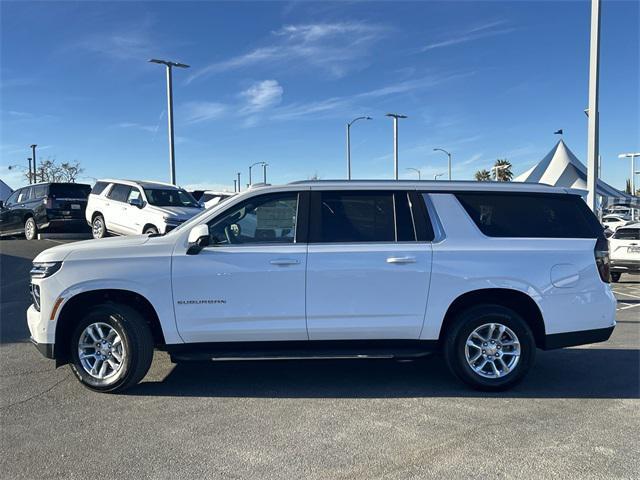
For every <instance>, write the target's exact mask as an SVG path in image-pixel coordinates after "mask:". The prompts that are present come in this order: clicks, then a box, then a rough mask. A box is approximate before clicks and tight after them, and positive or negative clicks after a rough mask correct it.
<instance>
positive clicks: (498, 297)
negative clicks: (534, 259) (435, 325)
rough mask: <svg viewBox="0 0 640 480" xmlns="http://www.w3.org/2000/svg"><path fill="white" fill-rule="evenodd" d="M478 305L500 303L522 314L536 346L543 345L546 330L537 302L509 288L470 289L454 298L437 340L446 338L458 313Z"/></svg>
mask: <svg viewBox="0 0 640 480" xmlns="http://www.w3.org/2000/svg"><path fill="white" fill-rule="evenodd" d="M479 305H500V306H503V307H506V308H510V309H511V310H513V311H515V312H516V313H518V314H519V315H521V316H522V318H523V319H524V320H525V322H527V324H528V325H529V327H530V328H531V331H532V332H533V337H534V339H535V341H536V346H538V347H543V346H544V345H545V335H546V331H545V326H544V319H543V317H542V312H541V311H540V308H539V307H538V304H537V303H536V302H535V300H534V299H533V298H531V297H530V296H529V295H527V294H526V293H524V292H521V291H519V290H513V289H509V288H484V289H479V290H472V291H469V292H466V293H463V294H462V295H460V296H459V297H458V298H456V299H455V300H454V301H453V302H452V303H451V305H449V308H448V309H447V313H446V314H445V316H444V320H443V322H442V325H441V327H440V334H439V337H438V339H439V341H440V342H442V341H443V340H444V338H446V334H447V331H448V329H449V328H450V327H451V325H452V324H453V322H454V320H455V319H456V317H457V316H458V314H460V313H462V312H463V311H465V310H467V309H469V308H471V307H475V306H479Z"/></svg>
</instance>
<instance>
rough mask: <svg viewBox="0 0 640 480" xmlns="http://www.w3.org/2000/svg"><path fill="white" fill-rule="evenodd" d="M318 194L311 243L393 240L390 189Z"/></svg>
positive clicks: (393, 227)
mask: <svg viewBox="0 0 640 480" xmlns="http://www.w3.org/2000/svg"><path fill="white" fill-rule="evenodd" d="M318 196H319V205H318V204H317V202H316V205H314V209H313V210H314V213H313V220H312V223H311V228H312V233H311V241H312V242H393V241H395V239H396V232H395V225H394V218H395V217H394V209H393V192H318ZM316 198H317V197H316Z"/></svg>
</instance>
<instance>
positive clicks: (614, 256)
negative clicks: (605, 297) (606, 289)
mask: <svg viewBox="0 0 640 480" xmlns="http://www.w3.org/2000/svg"><path fill="white" fill-rule="evenodd" d="M609 252H610V253H609V255H610V256H611V281H613V282H618V281H619V280H620V275H622V274H623V273H631V274H634V273H635V274H640V222H638V223H632V224H629V225H625V226H623V227H619V228H618V229H617V230H616V233H614V234H613V236H612V237H611V238H609Z"/></svg>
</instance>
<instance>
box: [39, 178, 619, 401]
mask: <svg viewBox="0 0 640 480" xmlns="http://www.w3.org/2000/svg"><path fill="white" fill-rule="evenodd" d="M608 268H609V258H608V249H607V242H606V240H605V238H604V236H603V230H602V226H601V225H600V224H599V223H598V220H597V218H596V217H595V216H594V215H593V213H592V212H591V211H590V210H589V209H588V208H587V205H586V204H585V202H584V201H583V200H582V199H581V198H580V197H579V196H577V195H574V194H572V193H571V191H570V190H565V189H560V188H554V187H549V186H545V185H538V184H524V183H521V184H516V183H507V182H505V183H503V182H500V183H497V182H495V183H494V182H486V183H485V182H444V181H442V182H406V181H367V182H365V181H362V182H361V181H308V182H299V183H293V184H289V185H284V186H279V187H258V188H253V189H250V190H247V191H246V192H243V193H241V194H238V195H236V196H234V197H233V198H231V199H229V200H227V201H225V202H224V203H221V204H220V205H218V206H217V207H214V208H212V209H208V210H205V211H203V212H202V213H201V214H199V215H197V216H196V217H194V218H192V219H191V220H189V221H188V222H185V223H184V224H182V225H181V226H179V227H178V228H176V229H174V230H173V231H171V232H170V233H169V234H168V235H165V236H135V237H123V238H116V239H106V240H97V241H96V240H91V241H87V242H78V243H72V244H67V245H60V246H57V247H54V248H51V249H49V250H45V251H44V252H42V253H40V254H39V255H38V256H37V257H36V258H35V260H34V263H33V269H32V270H31V278H32V280H31V282H32V283H31V291H32V295H33V305H31V306H30V307H29V310H28V313H27V319H28V324H29V329H30V331H31V335H32V341H33V342H34V343H35V345H36V346H37V347H38V349H39V350H40V351H41V352H42V353H43V354H44V355H46V356H48V357H50V358H55V359H56V361H57V364H58V365H60V364H64V363H69V364H70V365H71V369H72V371H73V372H74V374H75V375H76V377H77V378H78V379H79V380H80V382H82V383H83V384H84V385H85V386H87V387H89V388H91V389H93V390H97V391H105V392H113V391H119V390H123V389H125V388H127V387H131V386H133V385H135V384H136V383H137V382H139V381H140V380H141V379H142V378H143V377H144V376H145V374H146V372H147V370H148V369H149V366H150V364H151V359H152V357H153V350H154V348H157V349H160V350H164V351H167V352H168V353H169V355H170V356H171V359H172V360H173V361H174V362H181V361H187V360H212V359H220V358H222V359H232V358H237V359H247V358H252V359H256V358H305V357H306V358H332V357H338V358H345V357H353V358H363V357H374V358H390V357H399V358H415V357H420V356H423V355H426V354H428V353H435V354H437V355H442V356H443V357H444V359H445V361H446V363H447V364H448V366H449V367H450V369H451V371H452V372H453V373H454V374H455V375H456V376H458V377H459V378H460V379H462V380H463V381H464V382H466V383H468V384H470V385H471V386H473V387H475V388H478V389H484V390H501V389H505V388H508V387H511V386H512V385H514V384H516V383H517V382H518V381H520V380H521V379H522V378H523V377H524V375H525V374H526V372H527V371H528V370H529V368H530V367H531V366H532V365H533V363H534V357H535V353H536V348H541V349H552V348H560V347H566V346H571V345H580V344H585V343H593V342H601V341H605V340H607V339H608V338H609V336H610V335H611V332H612V331H613V329H614V326H615V311H616V310H615V307H616V300H615V298H614V296H613V294H612V292H611V288H610V285H609V284H608V280H609V269H608Z"/></svg>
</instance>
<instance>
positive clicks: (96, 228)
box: [92, 217, 104, 238]
mask: <svg viewBox="0 0 640 480" xmlns="http://www.w3.org/2000/svg"><path fill="white" fill-rule="evenodd" d="M92 233H93V238H102V236H103V235H104V223H103V221H102V219H101V218H100V217H97V218H95V219H94V220H93V224H92Z"/></svg>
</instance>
